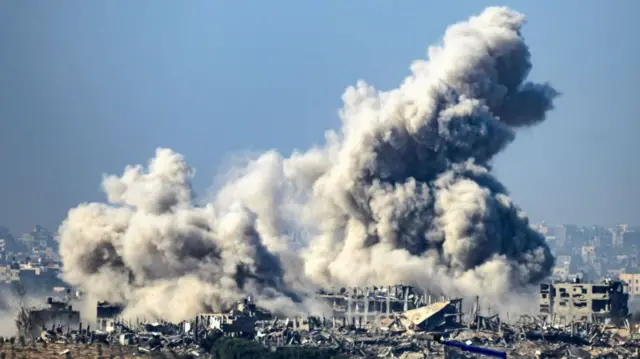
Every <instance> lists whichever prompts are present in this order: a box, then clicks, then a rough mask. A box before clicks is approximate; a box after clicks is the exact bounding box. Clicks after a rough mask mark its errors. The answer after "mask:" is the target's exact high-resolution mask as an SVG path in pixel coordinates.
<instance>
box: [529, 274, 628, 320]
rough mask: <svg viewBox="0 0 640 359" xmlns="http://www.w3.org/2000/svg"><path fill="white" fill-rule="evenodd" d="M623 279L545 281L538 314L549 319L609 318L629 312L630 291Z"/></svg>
mask: <svg viewBox="0 0 640 359" xmlns="http://www.w3.org/2000/svg"><path fill="white" fill-rule="evenodd" d="M625 287H626V285H625V283H624V282H622V281H612V280H605V281H603V282H601V283H581V282H580V280H575V281H573V282H567V283H544V284H541V285H540V298H539V301H540V314H541V315H542V316H543V317H546V318H547V319H550V320H552V321H558V320H560V321H565V322H568V321H572V320H579V321H585V322H609V321H611V320H617V319H623V318H626V317H627V316H628V315H629V307H628V303H629V294H628V293H627V291H626V288H625Z"/></svg>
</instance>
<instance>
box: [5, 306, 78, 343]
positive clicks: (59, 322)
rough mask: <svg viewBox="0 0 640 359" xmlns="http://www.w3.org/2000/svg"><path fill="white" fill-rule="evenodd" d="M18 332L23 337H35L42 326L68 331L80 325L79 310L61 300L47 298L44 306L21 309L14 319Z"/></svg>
mask: <svg viewBox="0 0 640 359" xmlns="http://www.w3.org/2000/svg"><path fill="white" fill-rule="evenodd" d="M16 324H17V327H18V331H19V334H20V335H22V336H24V337H25V338H36V337H38V336H39V335H40V333H41V332H42V330H43V328H45V329H49V328H51V329H55V330H58V331H69V330H71V329H75V328H77V327H78V326H79V325H80V312H79V311H77V310H73V307H72V306H71V305H70V304H69V303H67V302H65V301H62V300H55V299H53V298H51V297H49V298H47V306H46V307H44V308H35V307H34V308H30V309H23V310H22V311H21V312H20V313H19V314H18V318H17V320H16Z"/></svg>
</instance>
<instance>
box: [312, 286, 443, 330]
mask: <svg viewBox="0 0 640 359" xmlns="http://www.w3.org/2000/svg"><path fill="white" fill-rule="evenodd" d="M318 297H319V298H320V299H322V300H324V301H325V302H327V303H328V304H329V305H331V307H332V312H333V317H335V318H340V319H344V320H346V322H347V323H352V324H355V323H356V322H360V321H363V322H365V323H366V322H368V321H369V320H373V319H375V318H378V317H390V316H391V315H393V314H394V313H401V312H406V311H408V310H412V309H416V308H420V307H423V306H425V305H427V304H429V303H431V302H432V298H431V296H430V295H428V294H425V293H423V292H421V291H420V290H418V289H416V288H414V287H411V286H406V285H395V286H383V287H365V288H359V287H354V288H341V289H339V290H337V291H332V290H329V291H321V292H320V293H318ZM433 300H434V301H435V300H436V299H435V298H434V299H433ZM442 300H444V298H442Z"/></svg>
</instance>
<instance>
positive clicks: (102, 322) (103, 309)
mask: <svg viewBox="0 0 640 359" xmlns="http://www.w3.org/2000/svg"><path fill="white" fill-rule="evenodd" d="M122 310H123V308H122V306H120V305H117V304H113V303H109V302H105V301H100V302H98V305H97V307H96V320H97V322H98V329H100V330H102V331H105V332H108V333H110V332H112V331H113V330H114V329H115V325H116V322H117V319H118V317H119V316H120V314H121V313H122Z"/></svg>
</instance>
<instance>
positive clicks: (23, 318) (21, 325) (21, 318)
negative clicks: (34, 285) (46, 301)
mask: <svg viewBox="0 0 640 359" xmlns="http://www.w3.org/2000/svg"><path fill="white" fill-rule="evenodd" d="M13 290H14V293H15V295H16V297H17V300H18V315H17V317H16V328H17V329H18V335H19V337H22V338H25V339H32V338H31V332H32V330H33V318H32V317H31V315H30V311H29V310H28V308H27V306H26V291H25V289H24V286H22V284H21V283H19V282H18V283H15V284H14V286H13Z"/></svg>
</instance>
